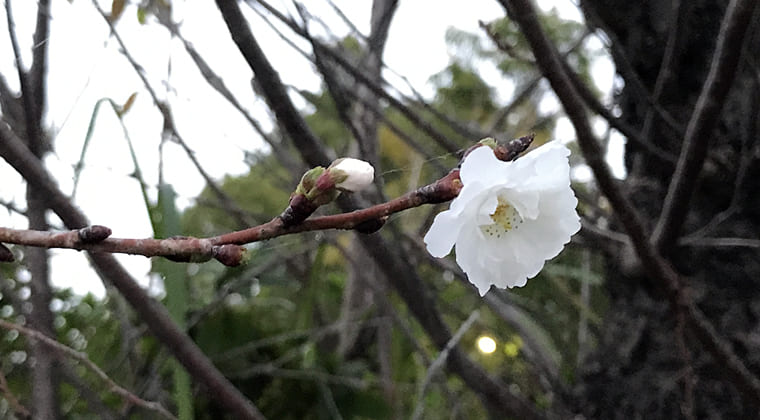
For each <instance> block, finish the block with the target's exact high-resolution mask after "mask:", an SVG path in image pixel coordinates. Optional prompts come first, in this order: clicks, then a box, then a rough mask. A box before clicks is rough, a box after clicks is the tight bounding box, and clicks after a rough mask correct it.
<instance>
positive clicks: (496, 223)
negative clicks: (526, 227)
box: [480, 197, 523, 238]
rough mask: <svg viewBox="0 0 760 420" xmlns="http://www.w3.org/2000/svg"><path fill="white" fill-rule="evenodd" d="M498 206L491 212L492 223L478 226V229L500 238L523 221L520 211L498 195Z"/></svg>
mask: <svg viewBox="0 0 760 420" xmlns="http://www.w3.org/2000/svg"><path fill="white" fill-rule="evenodd" d="M498 203H499V204H498V206H496V210H494V212H493V213H491V220H493V223H492V224H490V225H482V226H480V230H481V231H482V232H483V233H484V234H486V235H488V236H490V237H494V238H501V237H502V235H505V234H506V233H507V232H509V231H510V230H512V229H517V228H519V227H520V225H521V224H522V223H523V219H522V217H520V213H518V212H517V210H516V209H515V208H514V207H512V206H511V205H510V204H509V202H508V201H507V200H505V199H504V198H502V197H498Z"/></svg>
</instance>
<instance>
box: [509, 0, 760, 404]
mask: <svg viewBox="0 0 760 420" xmlns="http://www.w3.org/2000/svg"><path fill="white" fill-rule="evenodd" d="M499 1H500V3H501V4H502V5H503V6H504V8H505V9H506V10H507V13H508V14H509V15H510V17H512V18H513V19H514V20H515V21H516V22H517V24H518V25H519V26H520V28H521V30H522V32H523V34H524V36H525V37H526V39H527V40H528V43H529V44H530V46H531V49H532V50H533V53H534V56H535V57H536V63H537V65H538V66H539V68H540V69H541V71H542V73H543V74H544V76H545V77H546V78H547V79H548V80H549V83H550V84H551V85H552V88H553V89H554V91H555V93H556V94H557V97H558V98H559V100H560V102H561V103H562V105H563V107H564V109H565V112H566V114H567V116H568V118H569V119H570V121H571V122H572V123H573V126H574V127H575V131H576V135H577V139H578V143H579V145H580V146H581V150H582V151H583V155H584V157H585V158H586V163H587V164H588V165H589V167H591V169H592V171H593V172H594V176H595V178H596V180H597V183H598V184H599V188H600V189H601V190H602V192H603V193H604V194H605V196H607V199H608V200H609V201H610V204H611V206H612V208H613V210H614V211H615V213H616V215H617V217H618V219H619V220H620V221H621V223H622V224H623V226H624V227H625V229H626V231H627V233H628V235H629V236H630V238H631V242H632V245H633V247H634V249H635V251H636V254H637V255H638V257H639V259H640V261H641V263H642V265H643V267H644V268H645V269H646V270H647V272H648V273H649V275H650V276H651V277H653V278H654V279H656V280H657V281H656V282H655V284H657V285H660V286H661V288H662V289H663V290H662V291H663V292H664V293H665V295H666V296H667V297H668V298H669V299H670V302H671V305H672V307H673V310H674V312H675V313H676V314H678V313H683V314H684V315H685V316H686V322H687V325H688V326H689V327H690V328H692V329H693V330H694V332H695V334H696V335H697V336H698V337H699V339H700V341H701V342H702V343H703V344H704V346H705V347H706V348H707V350H708V351H709V352H710V353H711V354H712V356H713V357H714V358H715V359H716V361H718V362H719V363H722V364H724V365H725V367H726V369H725V374H726V376H727V377H728V379H729V380H730V381H731V382H732V383H733V384H734V385H735V386H736V387H737V389H738V390H739V392H740V393H741V395H742V397H743V398H744V399H745V401H747V402H749V403H751V404H752V405H753V406H760V381H758V379H757V378H756V377H755V376H754V375H753V374H752V373H751V372H750V371H749V370H748V369H747V367H746V366H745V365H744V363H743V362H742V360H741V359H740V358H739V357H738V356H737V355H736V354H735V353H734V352H733V350H732V349H731V347H730V345H728V344H727V343H726V342H725V341H724V340H723V339H722V338H721V337H720V336H719V335H718V334H717V332H716V331H715V328H714V327H713V326H712V324H711V323H710V322H709V320H708V319H707V318H706V317H705V316H704V314H703V313H702V312H701V311H700V310H699V308H698V307H697V306H696V305H695V304H694V302H693V301H692V300H691V299H690V298H689V296H688V294H687V293H686V290H685V289H684V288H683V287H682V285H681V283H682V279H681V277H680V275H679V274H678V273H677V272H676V271H675V270H674V269H673V267H672V266H671V265H670V264H669V263H668V262H667V261H666V260H665V259H663V258H662V256H661V255H660V254H659V253H658V252H657V250H656V248H655V247H654V246H652V244H650V242H649V240H648V238H647V235H646V231H645V229H644V225H643V223H642V221H641V219H640V216H639V215H638V214H637V213H636V211H635V210H634V207H633V205H632V204H631V202H630V201H629V200H628V199H627V198H626V197H625V196H624V195H623V194H622V192H621V191H620V189H619V188H618V185H617V184H616V182H615V180H614V178H613V177H612V174H611V173H610V170H609V168H608V167H607V165H606V163H605V162H604V157H603V154H602V153H601V149H600V147H599V144H598V142H597V140H596V138H595V136H594V134H593V131H592V130H591V126H590V125H589V122H588V120H587V118H586V113H585V107H584V104H583V100H582V99H581V98H580V96H579V94H578V92H577V90H576V89H575V86H574V85H573V83H572V81H571V80H570V77H569V76H568V75H567V74H566V72H565V69H566V66H564V65H563V64H562V63H561V62H560V60H559V58H558V55H557V53H556V51H555V49H554V47H553V45H552V44H551V42H550V41H549V39H548V38H547V36H546V34H545V33H544V32H543V30H542V29H541V26H540V23H539V21H538V18H537V16H536V12H535V10H534V9H533V5H532V2H531V1H530V0H499Z"/></svg>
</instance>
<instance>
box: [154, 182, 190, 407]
mask: <svg viewBox="0 0 760 420" xmlns="http://www.w3.org/2000/svg"><path fill="white" fill-rule="evenodd" d="M176 197H177V194H176V193H175V192H174V189H173V188H172V186H171V185H169V184H165V183H161V184H160V185H159V186H158V205H157V206H156V208H155V209H154V211H153V212H151V223H152V224H153V230H154V234H155V236H156V237H159V238H166V237H170V236H176V235H180V234H181V233H182V232H181V231H180V223H179V221H180V215H179V210H178V209H177V206H176V204H175V200H176ZM153 271H154V272H156V273H158V274H160V275H161V277H162V278H163V279H164V290H165V291H166V298H165V299H164V304H165V305H166V309H168V310H169V315H170V316H171V318H172V320H174V322H176V323H177V325H179V326H180V327H181V328H182V329H185V327H186V322H185V315H186V314H187V311H188V308H189V306H190V292H189V289H188V284H187V275H186V272H185V266H184V265H182V264H177V263H174V262H171V261H169V260H167V259H165V258H158V259H155V260H153ZM171 368H172V370H173V378H174V402H175V403H176V404H177V408H178V412H179V418H180V419H182V420H185V419H187V420H189V419H192V418H193V399H192V390H191V388H190V377H189V376H188V373H187V372H186V371H185V370H184V368H183V367H182V366H181V365H180V364H179V363H176V361H175V362H173V363H172V364H171Z"/></svg>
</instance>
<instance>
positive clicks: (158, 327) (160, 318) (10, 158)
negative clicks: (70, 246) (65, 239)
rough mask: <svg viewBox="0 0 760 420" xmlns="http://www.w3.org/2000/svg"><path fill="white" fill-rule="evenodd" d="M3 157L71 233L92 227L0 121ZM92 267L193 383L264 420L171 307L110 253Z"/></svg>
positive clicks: (241, 412)
mask: <svg viewBox="0 0 760 420" xmlns="http://www.w3.org/2000/svg"><path fill="white" fill-rule="evenodd" d="M0 156H2V157H3V158H4V159H5V160H6V161H7V162H8V163H9V164H11V166H13V168H14V169H15V170H16V171H18V172H19V173H20V174H21V176H23V177H24V179H25V180H26V181H27V183H28V184H29V185H30V186H31V187H33V188H35V189H36V190H37V191H39V192H40V194H41V195H42V196H44V197H45V199H46V200H47V205H48V207H49V208H50V209H51V210H53V211H54V212H55V213H56V214H57V215H58V217H60V218H61V220H62V221H63V222H64V224H65V225H66V226H67V227H69V228H74V229H78V228H82V227H84V226H87V225H89V221H88V220H87V218H86V217H85V215H84V214H83V213H82V212H81V211H80V210H79V209H77V208H76V207H75V206H74V205H73V204H72V203H71V202H70V201H69V200H68V198H67V197H66V196H65V195H64V194H63V193H62V192H61V190H60V189H59V188H58V187H57V186H56V184H55V182H54V181H53V178H52V176H51V175H50V173H49V172H48V171H47V170H46V169H45V168H44V167H43V166H42V164H41V162H40V161H39V160H38V159H36V158H35V157H34V156H33V155H32V153H31V152H30V151H29V149H28V148H26V147H25V146H24V144H23V143H22V142H21V140H20V139H18V137H16V135H15V134H14V133H13V132H12V131H11V130H10V129H9V128H8V127H7V126H6V125H5V124H4V123H3V122H2V121H1V120H0ZM90 257H91V259H92V262H93V265H94V266H95V268H96V270H97V271H98V273H99V274H100V275H101V277H102V278H104V279H107V281H109V282H111V283H112V284H113V285H114V286H115V287H116V288H117V289H118V290H119V291H120V292H121V293H122V295H123V296H124V297H125V298H126V300H127V301H128V302H129V303H130V304H131V305H132V307H134V308H135V310H136V312H137V313H138V314H139V315H140V317H141V318H142V319H143V320H144V321H145V323H146V324H147V325H148V327H149V328H150V330H151V331H152V332H153V334H154V335H155V336H156V337H157V338H158V339H159V340H160V341H161V342H162V343H163V344H164V345H166V346H167V348H168V349H169V350H170V351H171V352H172V354H173V355H174V356H175V357H176V358H177V360H179V361H180V363H182V365H183V366H184V367H185V369H187V371H188V372H189V373H190V374H191V375H192V376H193V377H194V379H195V380H196V381H197V382H198V383H199V384H202V385H203V386H204V387H205V388H206V389H207V391H208V392H209V394H211V395H210V396H211V398H214V399H216V400H217V401H218V402H219V403H220V404H221V405H223V406H224V407H225V408H226V409H227V410H229V411H231V412H233V413H235V415H236V416H238V417H239V418H244V419H257V420H259V419H263V418H264V416H263V415H262V414H261V413H260V412H259V411H258V409H257V408H256V407H254V406H253V404H252V403H251V402H250V401H249V400H248V399H247V398H245V396H243V394H241V393H240V391H239V390H238V389H236V388H235V387H234V386H233V385H232V383H230V382H229V380H227V379H226V378H225V377H224V376H223V375H222V374H221V373H220V372H219V370H217V369H216V367H214V365H213V364H212V363H211V362H210V361H209V360H208V358H207V357H206V355H204V354H203V352H202V351H201V350H200V348H198V346H197V345H196V344H195V343H194V342H193V340H191V339H190V337H188V336H187V335H186V334H185V333H184V332H183V331H182V330H180V329H179V328H178V327H177V325H176V324H175V323H174V322H173V321H172V320H171V318H170V317H169V314H168V312H167V310H166V308H165V307H164V306H163V305H161V304H160V303H158V302H156V301H155V300H154V299H153V298H152V297H150V296H149V295H148V294H147V293H146V292H145V290H143V289H142V288H141V287H140V285H139V284H137V282H136V281H135V279H133V278H132V276H130V275H129V273H127V271H126V270H125V269H124V267H122V266H121V265H120V264H119V263H118V262H117V261H116V259H115V258H114V257H113V256H112V255H109V254H104V253H98V252H95V253H91V254H90Z"/></svg>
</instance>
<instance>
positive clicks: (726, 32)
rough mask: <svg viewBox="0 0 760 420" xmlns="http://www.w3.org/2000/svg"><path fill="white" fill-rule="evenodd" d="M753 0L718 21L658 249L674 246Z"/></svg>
mask: <svg viewBox="0 0 760 420" xmlns="http://www.w3.org/2000/svg"><path fill="white" fill-rule="evenodd" d="M756 6H757V1H755V0H732V1H731V3H729V5H728V9H727V10H726V14H725V16H724V18H723V22H722V23H721V28H720V33H719V34H718V41H717V45H716V46H715V52H714V53H713V57H712V61H711V63H710V72H709V74H708V75H707V80H705V84H704V86H703V87H702V92H701V93H700V94H699V98H698V99H697V104H696V106H695V107H694V112H693V113H692V115H691V119H690V120H689V124H688V126H687V127H686V134H685V135H684V139H683V146H682V147H681V154H680V156H679V158H678V164H677V165H676V170H675V172H674V173H673V180H672V181H671V182H670V185H669V187H668V194H667V195H666V196H665V202H664V203H663V209H662V213H660V218H659V219H658V220H657V226H656V227H655V229H654V233H653V235H652V236H653V238H652V240H653V242H654V243H655V245H656V246H657V248H658V249H659V250H664V249H667V248H669V247H670V246H671V245H673V244H674V243H675V242H676V240H677V238H678V235H679V234H680V231H681V227H682V226H683V223H684V221H685V219H686V214H687V213H688V211H689V203H690V201H691V196H692V194H693V193H694V190H695V188H696V185H697V180H698V178H699V173H700V171H701V170H702V165H703V163H704V161H705V157H706V156H707V146H708V141H709V140H710V138H711V137H712V136H713V131H714V128H715V126H716V125H717V123H718V120H719V119H720V114H721V111H722V109H723V105H724V104H725V99H726V96H727V95H728V91H729V90H730V89H731V85H732V84H733V81H734V77H735V76H736V72H737V69H738V67H739V58H740V57H741V51H742V44H743V43H744V38H745V36H746V34H747V30H748V29H749V26H750V23H751V18H752V14H753V12H754V10H755V7H756Z"/></svg>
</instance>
